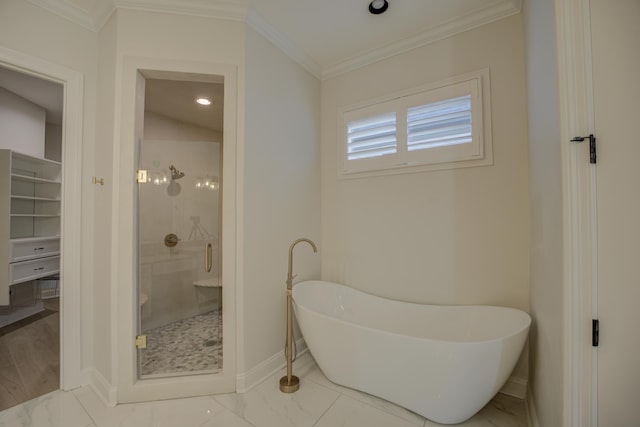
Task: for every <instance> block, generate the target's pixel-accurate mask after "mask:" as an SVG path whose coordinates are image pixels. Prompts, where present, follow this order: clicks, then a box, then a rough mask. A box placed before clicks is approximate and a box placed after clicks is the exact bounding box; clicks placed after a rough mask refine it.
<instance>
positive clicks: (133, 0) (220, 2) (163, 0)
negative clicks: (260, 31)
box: [112, 0, 248, 21]
mask: <svg viewBox="0 0 640 427" xmlns="http://www.w3.org/2000/svg"><path fill="white" fill-rule="evenodd" d="M112 1H113V3H114V4H115V7H116V8H117V9H133V10H144V11H149V12H165V13H174V14H181V15H195V16H205V17H208V18H221V19H230V20H234V21H244V20H245V19H246V16H247V9H248V5H247V0H214V1H211V0H112Z"/></svg>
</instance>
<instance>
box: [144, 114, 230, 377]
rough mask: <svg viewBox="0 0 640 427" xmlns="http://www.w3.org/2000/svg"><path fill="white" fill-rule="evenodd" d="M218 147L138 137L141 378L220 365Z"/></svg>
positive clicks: (203, 370)
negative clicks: (140, 174)
mask: <svg viewBox="0 0 640 427" xmlns="http://www.w3.org/2000/svg"><path fill="white" fill-rule="evenodd" d="M145 117H146V115H145ZM158 120H162V118H154V120H149V121H150V122H152V124H155V125H156V126H162V123H156V122H157V121H158ZM146 129H147V128H146V127H145V131H146ZM221 151H222V146H221V143H220V142H214V141H198V140H195V141H194V140H184V139H176V138H174V139H144V140H143V141H142V142H141V146H140V148H139V169H140V170H141V171H143V173H142V175H146V177H144V176H142V179H139V184H138V212H139V217H138V230H139V236H138V238H139V248H138V253H139V264H138V273H139V274H138V303H139V329H138V331H139V334H140V335H139V336H138V339H137V347H138V378H141V379H145V378H154V377H164V376H174V375H190V374H199V373H212V372H218V371H219V370H221V369H222V354H223V348H222V342H223V341H222V309H223V308H222V286H221V285H222V284H221V275H220V273H221V272H220V265H221V264H220V239H219V236H220V225H221V223H220V220H221V218H220V200H221V199H220V191H221V189H220V178H219V177H220V176H221Z"/></svg>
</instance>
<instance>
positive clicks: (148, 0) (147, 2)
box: [28, 0, 248, 32]
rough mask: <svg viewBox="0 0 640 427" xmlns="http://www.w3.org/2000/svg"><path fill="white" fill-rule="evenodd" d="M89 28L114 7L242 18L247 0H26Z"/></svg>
mask: <svg viewBox="0 0 640 427" xmlns="http://www.w3.org/2000/svg"><path fill="white" fill-rule="evenodd" d="M28 1H29V2H31V3H33V4H35V5H36V6H39V7H41V8H43V9H45V10H48V11H49V12H51V13H54V14H56V15H58V16H60V17H62V18H65V19H67V20H69V21H71V22H73V23H75V24H77V25H80V26H82V27H84V28H86V29H88V30H90V31H93V32H98V31H100V29H101V28H102V27H103V26H104V25H105V23H106V22H107V21H108V20H109V18H110V17H111V15H112V14H113V12H114V11H115V10H116V9H131V10H145V11H149V12H165V13H175V14H182V15H195V16H206V17H210V18H222V19H230V20H235V21H244V20H245V19H246V16H247V8H248V6H247V0H215V1H210V0H105V1H100V2H96V5H97V6H96V8H95V10H91V11H87V10H85V9H82V8H79V7H77V6H75V5H73V4H71V3H69V2H68V1H64V0H62V1H61V0H28Z"/></svg>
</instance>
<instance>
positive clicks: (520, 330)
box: [291, 280, 532, 345]
mask: <svg viewBox="0 0 640 427" xmlns="http://www.w3.org/2000/svg"><path fill="white" fill-rule="evenodd" d="M310 283H325V284H331V285H333V286H337V287H344V288H347V289H349V290H352V291H355V292H359V293H362V294H365V295H368V296H370V297H373V298H377V299H382V300H386V301H392V302H394V303H400V304H410V305H414V306H433V307H456V308H464V307H486V308H496V309H498V310H507V311H517V312H519V313H522V314H525V315H526V320H527V321H526V322H525V324H524V325H523V326H522V327H520V328H518V329H516V330H515V331H514V332H511V333H509V334H506V335H500V336H498V337H496V338H491V339H485V340H464V341H463V340H459V341H454V340H443V339H437V338H430V337H420V336H416V335H409V334H403V333H400V332H390V331H386V330H383V329H376V328H373V327H371V326H367V325H363V324H360V323H356V322H349V321H347V320H344V319H341V318H339V317H335V316H330V315H327V314H324V313H321V312H319V311H316V310H313V309H311V308H309V307H308V306H305V305H302V304H299V303H298V302H297V301H296V298H295V289H296V287H297V286H299V285H303V284H310ZM291 296H292V300H293V303H294V304H293V305H294V309H296V310H297V309H299V308H302V309H304V310H306V311H308V312H311V313H313V314H315V315H317V316H320V317H323V318H325V319H329V320H332V321H336V322H339V323H341V324H344V325H351V326H357V327H359V328H363V329H366V330H368V331H374V332H376V333H382V334H385V335H391V336H399V337H403V338H410V339H416V340H429V341H434V342H441V343H447V344H453V345H469V344H482V343H495V342H500V341H505V340H507V339H510V338H512V337H515V336H518V335H520V334H521V333H523V332H525V331H526V332H527V333H528V331H529V329H530V327H531V323H532V319H531V315H530V314H529V313H527V312H526V311H524V310H521V309H519V308H515V307H505V306H499V305H489V304H423V303H416V302H409V301H402V300H396V299H391V298H386V297H381V296H379V295H375V294H371V293H368V292H365V291H362V290H360V289H356V288H353V287H350V286H347V285H343V284H340V283H337V282H331V281H328V280H304V281H302V282H298V283H296V284H294V285H293V288H292V292H291Z"/></svg>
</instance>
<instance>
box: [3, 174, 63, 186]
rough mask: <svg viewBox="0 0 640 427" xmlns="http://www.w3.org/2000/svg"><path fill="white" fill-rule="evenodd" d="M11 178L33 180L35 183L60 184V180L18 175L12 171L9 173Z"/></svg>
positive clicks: (25, 180)
mask: <svg viewBox="0 0 640 427" xmlns="http://www.w3.org/2000/svg"><path fill="white" fill-rule="evenodd" d="M11 179H13V180H17V181H24V182H33V183H37V184H55V185H60V181H58V180H53V179H47V178H39V177H37V176H28V175H19V174H16V173H12V174H11Z"/></svg>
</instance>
